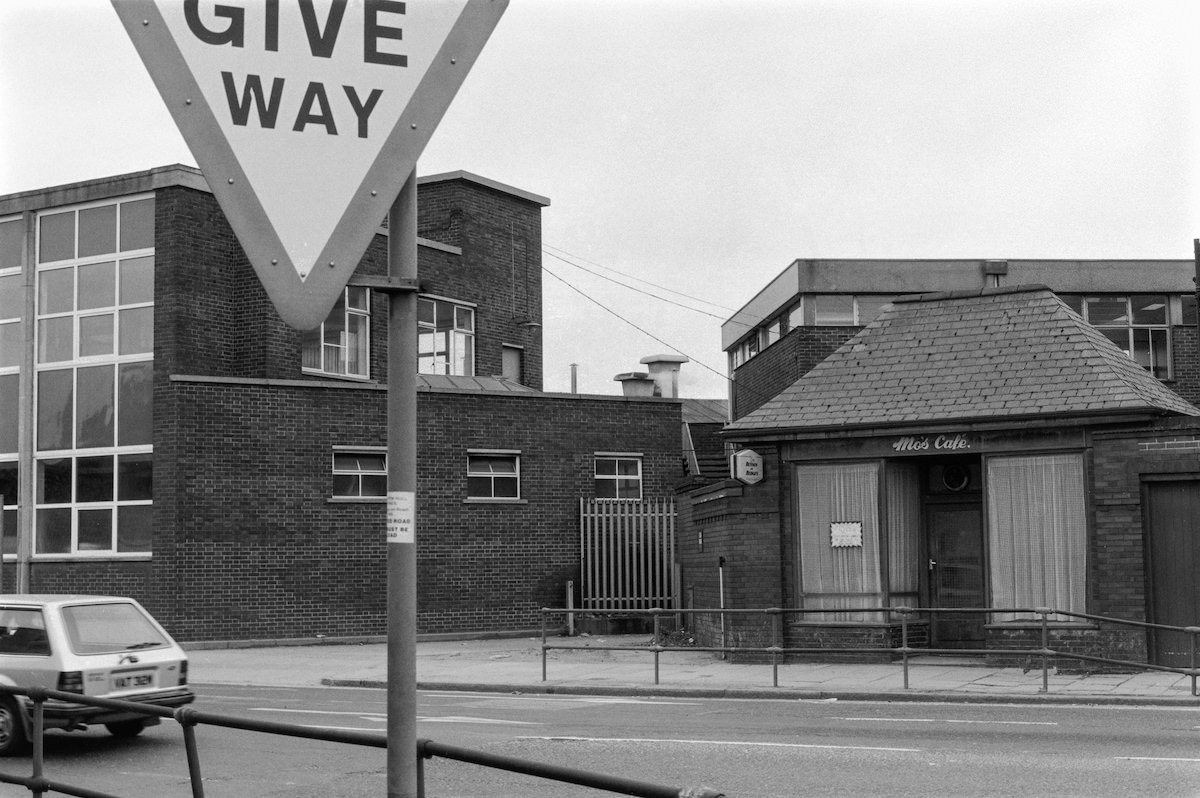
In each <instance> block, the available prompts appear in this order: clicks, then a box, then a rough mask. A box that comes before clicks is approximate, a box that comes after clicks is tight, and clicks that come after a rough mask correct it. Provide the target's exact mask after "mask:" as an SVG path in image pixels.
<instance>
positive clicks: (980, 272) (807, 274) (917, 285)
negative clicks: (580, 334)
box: [721, 258, 1196, 350]
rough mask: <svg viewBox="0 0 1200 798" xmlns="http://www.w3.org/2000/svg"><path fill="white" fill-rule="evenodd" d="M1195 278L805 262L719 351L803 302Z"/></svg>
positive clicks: (752, 304) (729, 329)
mask: <svg viewBox="0 0 1200 798" xmlns="http://www.w3.org/2000/svg"><path fill="white" fill-rule="evenodd" d="M1195 276H1196V264H1195V261H1194V260H1191V259H1180V260H1154V259H1144V260H1139V259H1121V260H1117V259H1113V260H1109V259H1096V260H1081V259H1050V258H1045V259H1021V260H996V259H986V258H977V259H922V258H886V259H885V258H878V259H876V258H846V259H799V260H794V261H792V262H791V263H790V264H788V266H787V267H786V268H785V269H784V270H783V271H782V272H780V273H779V275H778V276H777V277H775V279H773V280H771V282H769V283H767V285H766V286H764V287H763V288H762V290H760V291H759V292H758V293H757V294H755V295H754V297H753V298H752V299H751V300H750V301H749V302H747V303H746V304H745V305H743V306H742V307H741V308H740V309H738V310H737V311H736V312H735V313H734V314H733V315H732V316H730V317H729V319H728V320H726V321H725V322H723V323H722V324H721V348H722V349H725V350H728V349H729V348H731V347H732V346H733V345H734V344H736V343H737V342H738V341H740V340H741V339H742V338H743V337H745V335H746V334H747V333H748V332H750V331H751V330H753V329H754V328H755V327H758V326H759V325H760V324H762V323H763V322H764V321H766V320H767V319H770V318H772V317H774V316H776V315H778V314H780V313H782V312H783V311H785V310H786V309H787V308H788V307H789V306H790V305H792V304H793V303H794V302H795V301H796V299H797V297H799V296H800V295H801V294H881V295H884V296H889V297H899V296H906V295H909V294H926V293H932V292H937V291H970V290H973V289H978V288H990V287H992V286H991V284H990V283H991V281H992V280H993V279H994V280H995V281H996V282H998V283H999V286H1000V287H1004V286H1015V285H1028V284H1034V283H1038V284H1043V285H1047V286H1049V287H1050V289H1051V290H1052V291H1057V292H1060V293H1067V294H1080V293H1092V292H1095V293H1112V294H1134V293H1137V294H1141V293H1170V294H1175V293H1178V294H1183V293H1190V292H1193V291H1195V290H1196V284H1195V281H1194V279H1193V278H1195Z"/></svg>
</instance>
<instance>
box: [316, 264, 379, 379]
mask: <svg viewBox="0 0 1200 798" xmlns="http://www.w3.org/2000/svg"><path fill="white" fill-rule="evenodd" d="M351 292H361V296H362V302H361V307H360V306H359V305H357V304H355V303H354V302H352V301H351V296H352V293H351ZM373 301H374V293H373V292H372V291H371V289H370V288H368V287H367V286H361V285H347V286H346V287H345V288H343V289H342V293H341V296H340V298H339V299H338V300H337V302H336V303H335V304H334V306H333V307H332V308H330V309H329V315H328V316H326V317H325V320H324V321H322V322H321V323H320V324H319V325H318V326H317V327H315V328H313V329H312V330H307V331H305V332H304V333H302V334H301V336H300V371H301V373H304V374H319V375H322V376H326V377H336V378H338V379H347V380H364V381H365V380H369V379H371V327H372V325H371V321H372V317H371V304H372V302H373ZM339 308H340V312H341V314H342V318H341V324H340V327H339V329H340V339H339V341H338V343H336V344H331V343H329V342H327V341H326V340H325V335H326V333H325V330H326V326H327V325H329V324H330V320H331V319H332V318H333V317H334V314H336V313H338V312H339ZM359 326H361V333H360V334H359V335H360V337H361V339H362V340H361V341H360V342H359V344H358V346H354V347H352V346H351V345H350V343H349V338H350V331H351V329H354V328H355V327H359ZM330 349H332V350H334V351H335V352H336V353H338V354H337V355H336V359H335V358H331V357H330V354H329V350H330ZM352 350H354V351H355V352H356V354H357V360H358V361H359V363H360V369H359V371H354V372H352V371H350V363H351V360H350V358H349V357H347V354H348V353H349V352H351V351H352ZM311 354H315V358H316V363H317V365H315V366H314V365H308V364H307V361H308V360H309V359H310V355H311ZM331 359H335V362H334V363H330V362H329V361H330V360H331ZM339 363H340V366H341V368H338V365H339Z"/></svg>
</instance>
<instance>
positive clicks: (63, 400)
mask: <svg viewBox="0 0 1200 798" xmlns="http://www.w3.org/2000/svg"><path fill="white" fill-rule="evenodd" d="M153 247H154V200H153V198H151V197H144V198H136V199H129V200H125V201H122V202H109V203H104V204H97V205H89V206H81V207H78V208H72V209H69V210H56V211H53V212H49V213H44V214H42V215H40V216H39V218H38V220H37V282H36V288H35V297H36V323H35V326H34V341H35V352H36V355H35V362H36V365H35V372H36V373H35V378H36V379H35V386H34V391H35V395H36V400H35V414H36V420H35V423H34V437H35V448H36V458H35V474H34V489H35V503H36V508H35V509H36V511H35V533H34V554H35V555H65V556H89V555H92V556H94V555H105V554H108V555H111V554H114V553H118V552H119V553H129V552H137V553H148V552H149V551H150V548H151V531H152V524H151V513H152V498H153V448H152V445H151V444H152V429H153V425H152V400H153V369H154V363H153V357H154V249H153ZM0 390H2V389H0Z"/></svg>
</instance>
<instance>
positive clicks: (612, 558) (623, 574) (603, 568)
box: [579, 498, 675, 611]
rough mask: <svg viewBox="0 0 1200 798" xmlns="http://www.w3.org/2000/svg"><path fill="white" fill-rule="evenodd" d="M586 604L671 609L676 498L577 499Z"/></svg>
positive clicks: (586, 607) (600, 608)
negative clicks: (638, 499)
mask: <svg viewBox="0 0 1200 798" xmlns="http://www.w3.org/2000/svg"><path fill="white" fill-rule="evenodd" d="M579 528H580V557H581V566H582V576H583V580H582V581H583V586H582V605H583V609H584V610H596V611H620V610H647V609H653V608H656V607H658V608H662V609H673V608H674V605H675V501H674V500H673V499H644V500H641V501H625V500H611V499H586V498H582V499H580V500H579Z"/></svg>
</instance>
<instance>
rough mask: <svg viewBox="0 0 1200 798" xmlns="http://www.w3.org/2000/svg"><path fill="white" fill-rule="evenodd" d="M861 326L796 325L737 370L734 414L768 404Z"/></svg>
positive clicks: (734, 390)
mask: <svg viewBox="0 0 1200 798" xmlns="http://www.w3.org/2000/svg"><path fill="white" fill-rule="evenodd" d="M861 330H862V328H861V327H797V328H796V329H794V330H791V331H790V332H788V334H787V335H785V336H783V337H782V338H780V339H779V340H778V341H776V342H775V343H773V344H771V345H770V346H769V347H767V348H766V349H764V350H763V351H762V352H759V353H758V355H756V356H755V357H753V358H751V359H750V360H748V361H746V362H745V363H743V364H742V365H741V366H739V367H738V369H737V371H736V372H735V373H734V380H733V418H734V419H735V420H736V419H738V418H741V417H742V416H744V415H746V414H747V413H750V412H752V411H754V410H756V409H757V408H759V407H761V406H762V405H764V404H766V403H767V402H768V401H770V400H771V399H773V398H774V397H775V396H776V395H777V394H778V393H779V392H780V391H782V390H783V389H784V388H787V387H788V386H790V385H791V384H792V383H794V382H795V381H796V380H798V379H800V378H801V377H803V376H804V375H805V374H807V373H808V372H809V371H811V370H812V369H813V367H814V366H816V365H817V364H818V363H820V362H821V361H822V360H824V359H825V358H827V357H829V356H830V355H831V354H833V353H834V352H835V351H837V349H838V347H840V346H841V345H842V344H844V343H846V341H849V340H850V339H851V338H853V337H854V336H855V335H857V334H858V333H859V332H860V331H861Z"/></svg>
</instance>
